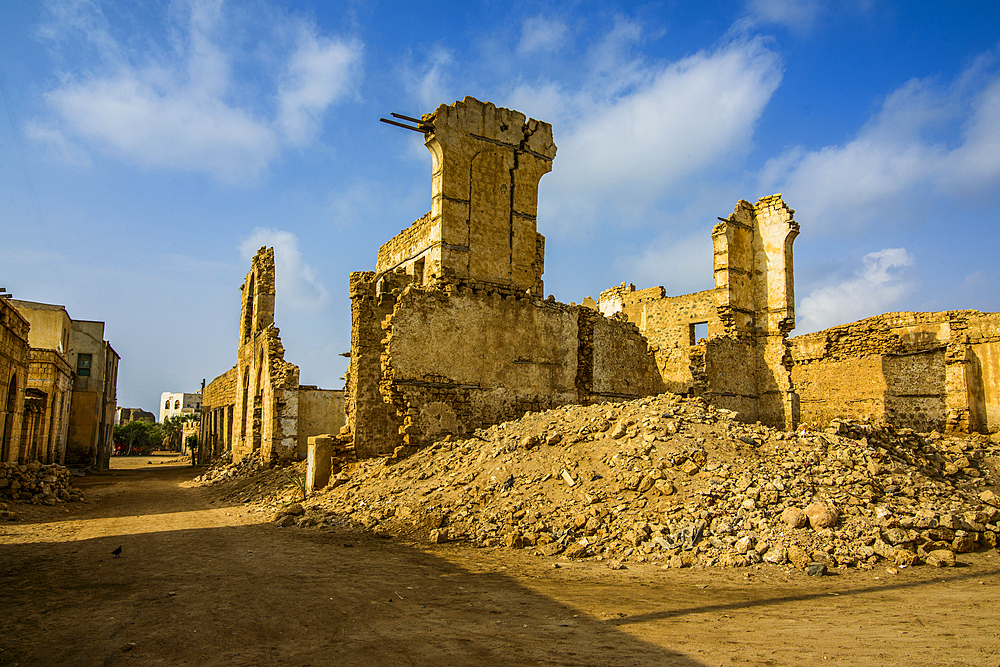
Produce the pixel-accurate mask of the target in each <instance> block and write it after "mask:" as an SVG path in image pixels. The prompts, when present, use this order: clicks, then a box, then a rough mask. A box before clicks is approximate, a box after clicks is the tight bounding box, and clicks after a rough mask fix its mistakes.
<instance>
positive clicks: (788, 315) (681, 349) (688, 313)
mask: <svg viewBox="0 0 1000 667" xmlns="http://www.w3.org/2000/svg"><path fill="white" fill-rule="evenodd" d="M793 215H794V211H792V210H791V209H790V208H788V207H787V206H786V205H785V203H784V202H783V201H782V199H781V195H772V196H769V197H763V198H761V199H760V200H758V202H757V203H756V204H751V203H750V202H747V201H743V200H741V201H740V202H739V203H738V204H737V206H736V209H735V210H734V211H733V213H732V214H731V215H730V216H729V217H728V218H726V219H724V220H722V222H720V224H718V225H716V226H715V229H714V230H713V231H712V241H713V245H714V250H715V252H714V257H715V258H714V273H715V288H714V289H711V290H706V291H703V292H696V293H694V294H686V295H681V296H666V292H665V290H664V288H662V287H652V288H648V289H644V290H636V289H635V287H634V286H632V285H626V284H625V283H622V285H620V286H617V287H613V288H611V289H609V290H605V291H604V292H602V293H601V296H600V299H599V300H598V302H597V307H598V310H600V311H601V312H602V313H603V314H605V315H613V314H615V313H619V312H620V313H622V314H623V315H625V316H626V317H627V318H628V320H629V321H630V322H633V323H634V324H636V326H638V327H639V330H640V331H641V332H642V333H643V335H644V336H645V337H646V338H647V339H648V340H649V341H650V343H651V344H652V345H653V346H654V349H655V355H656V363H657V367H658V369H659V371H660V374H661V376H662V378H663V382H664V384H665V386H666V388H667V389H668V390H669V391H673V392H676V393H693V394H698V395H703V396H705V397H706V398H707V399H708V400H710V401H711V402H712V403H713V404H715V405H717V406H719V407H725V408H728V409H732V410H736V411H737V412H738V413H739V414H740V415H741V418H743V419H748V420H751V421H757V420H759V421H761V422H763V423H765V424H769V425H772V426H782V427H786V428H791V427H793V426H794V425H795V424H796V423H797V422H798V403H797V397H796V394H795V391H794V388H793V386H792V382H791V376H790V373H789V369H790V367H791V357H790V355H789V348H788V342H787V339H788V332H789V331H791V330H792V329H793V328H794V326H795V294H794V276H793V266H792V244H793V242H794V241H795V237H796V236H798V233H799V225H798V223H797V222H795V220H794V218H793ZM699 327H704V332H703V333H704V337H703V338H702V339H701V340H703V342H700V341H699V340H696V338H698V335H697V333H696V332H697V331H698V329H699Z"/></svg>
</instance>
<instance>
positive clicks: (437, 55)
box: [404, 46, 455, 113]
mask: <svg viewBox="0 0 1000 667" xmlns="http://www.w3.org/2000/svg"><path fill="white" fill-rule="evenodd" d="M426 62H427V63H428V64H427V66H426V67H425V68H424V69H423V71H422V72H414V71H412V68H407V71H406V72H404V77H405V81H406V87H407V90H408V92H409V93H410V95H411V97H415V98H416V99H417V102H418V103H419V104H420V108H421V113H430V112H431V111H433V110H434V109H436V108H437V106H438V105H439V104H441V103H442V102H443V103H445V104H448V103H449V102H451V99H450V98H451V95H450V94H449V92H448V91H449V88H450V86H449V83H450V82H449V81H448V74H449V72H448V69H449V68H450V67H451V66H452V65H453V64H454V62H455V59H454V58H453V57H452V54H451V51H449V50H448V49H445V48H443V47H441V46H435V47H433V49H432V50H431V53H430V55H429V56H428V57H427V58H426Z"/></svg>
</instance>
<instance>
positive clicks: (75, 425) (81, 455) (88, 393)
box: [66, 320, 120, 470]
mask: <svg viewBox="0 0 1000 667" xmlns="http://www.w3.org/2000/svg"><path fill="white" fill-rule="evenodd" d="M67 356H68V358H69V365H70V368H73V369H75V371H74V378H73V397H72V400H71V401H70V415H69V429H68V433H67V438H66V463H74V464H83V465H90V466H93V467H95V468H97V469H99V470H107V469H108V468H109V467H110V461H111V448H112V443H113V438H112V429H113V428H114V421H115V411H116V408H117V387H118V362H119V360H120V357H119V356H118V353H117V352H115V350H114V348H112V347H111V344H110V343H108V341H106V340H104V322H95V321H91V320H73V322H72V327H71V330H70V338H69V350H68V354H67Z"/></svg>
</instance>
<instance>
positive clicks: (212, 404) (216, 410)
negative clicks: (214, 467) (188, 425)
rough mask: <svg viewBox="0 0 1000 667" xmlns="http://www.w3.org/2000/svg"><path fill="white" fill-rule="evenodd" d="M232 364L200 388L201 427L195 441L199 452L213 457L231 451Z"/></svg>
mask: <svg viewBox="0 0 1000 667" xmlns="http://www.w3.org/2000/svg"><path fill="white" fill-rule="evenodd" d="M238 378H239V372H238V371H237V368H236V366H233V367H232V368H230V369H229V370H228V371H226V372H225V373H223V374H222V375H220V376H219V377H217V378H215V379H214V380H212V381H211V382H210V383H209V384H208V385H206V386H205V388H204V389H202V390H201V397H202V403H201V422H200V424H201V431H200V433H199V434H198V441H199V443H200V445H201V447H202V452H203V456H205V457H207V458H214V457H216V456H221V455H222V454H224V453H226V452H228V451H231V450H232V446H233V422H234V419H235V415H236V387H237V386H238Z"/></svg>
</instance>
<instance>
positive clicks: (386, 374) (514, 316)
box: [351, 283, 663, 456]
mask: <svg viewBox="0 0 1000 667" xmlns="http://www.w3.org/2000/svg"><path fill="white" fill-rule="evenodd" d="M395 291H396V293H395V294H393V295H383V296H385V297H386V301H388V300H389V299H390V298H391V300H392V301H393V302H394V306H393V310H392V312H391V314H389V315H388V316H387V317H385V318H384V320H383V322H382V325H381V328H382V331H383V337H382V338H381V340H380V341H379V346H378V349H380V350H381V353H380V355H379V361H380V363H379V369H378V373H379V374H378V375H377V376H376V377H377V385H376V384H375V382H373V381H372V378H368V380H367V381H368V385H369V391H370V392H372V394H371V395H370V400H369V401H367V402H365V401H357V400H356V399H354V398H353V397H352V400H353V404H352V407H353V410H354V414H353V419H354V421H353V425H352V427H353V428H354V442H355V450H356V451H357V452H358V455H359V456H373V455H380V454H381V455H385V454H390V453H392V451H393V450H394V449H395V448H396V447H399V446H402V445H405V446H411V447H417V446H420V445H423V444H426V443H428V442H431V441H433V440H434V439H436V438H440V437H443V436H445V435H447V434H466V433H471V432H472V431H474V430H475V429H477V428H482V427H485V426H489V425H492V424H496V423H499V422H502V421H507V420H511V419H516V418H518V417H520V416H522V415H523V414H524V413H525V412H530V411H537V410H546V409H550V408H554V407H558V406H560V405H566V404H577V403H579V404H584V405H586V404H590V403H593V402H599V401H604V400H621V399H624V398H636V397H640V396H647V395H650V394H654V393H659V392H660V391H662V389H663V385H662V383H661V382H660V379H659V374H658V373H657V372H656V367H655V361H654V359H653V357H652V355H651V353H650V350H649V348H648V345H647V343H646V341H645V340H644V339H643V338H642V336H641V334H639V331H638V329H636V327H635V326H633V325H631V324H629V323H627V322H624V321H613V320H609V319H607V318H605V317H603V316H601V315H600V314H599V313H597V312H596V311H594V310H591V309H589V308H584V307H580V306H571V305H567V304H562V303H557V302H555V301H543V300H541V299H533V298H531V297H530V296H529V295H527V294H521V295H518V296H514V295H510V294H501V293H498V292H495V291H492V290H489V289H486V288H482V287H478V288H470V287H467V286H461V285H452V284H442V283H437V284H435V285H434V286H430V287H428V286H420V285H417V284H415V283H410V284H407V285H405V286H402V287H398V288H395ZM373 353H374V352H373V351H368V352H367V354H369V355H372V354H373ZM359 359H360V357H359ZM354 362H355V354H354V350H352V365H353V364H354ZM360 370H361V369H360V364H359V370H358V371H357V373H360ZM351 377H352V379H353V378H355V377H359V378H360V377H361V376H359V375H356V372H353V371H352V375H351ZM359 384H360V383H353V382H352V384H351V386H352V387H357V386H358V385H359ZM376 389H377V391H378V396H377V397H375V396H374V395H373V393H374V390H376ZM355 391H357V390H355ZM376 401H378V402H380V403H381V405H379V403H377V402H376ZM386 401H388V402H386ZM386 408H390V409H391V410H392V412H389V411H388V410H386ZM368 410H371V411H372V412H374V413H375V414H376V415H378V416H381V417H382V418H383V421H382V422H381V424H382V426H383V428H384V429H385V430H384V431H379V432H375V433H373V432H372V431H373V430H374V429H372V428H371V424H372V422H373V420H372V419H371V418H369V417H368V412H367V411H368ZM393 426H395V428H392V427H393ZM373 443H378V447H376V446H374V445H373Z"/></svg>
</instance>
